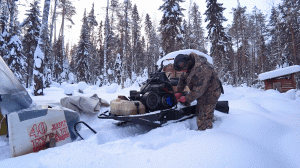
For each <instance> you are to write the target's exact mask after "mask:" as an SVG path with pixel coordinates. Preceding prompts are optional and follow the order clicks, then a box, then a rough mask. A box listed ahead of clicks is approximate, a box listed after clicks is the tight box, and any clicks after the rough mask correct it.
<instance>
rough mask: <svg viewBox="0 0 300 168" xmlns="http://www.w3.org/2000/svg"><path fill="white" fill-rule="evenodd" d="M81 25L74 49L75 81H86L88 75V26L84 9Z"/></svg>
mask: <svg viewBox="0 0 300 168" xmlns="http://www.w3.org/2000/svg"><path fill="white" fill-rule="evenodd" d="M82 22H83V23H82V27H81V32H80V39H79V42H78V45H77V46H78V47H77V51H76V63H75V64H76V65H75V69H76V75H77V82H80V81H84V82H86V83H88V82H89V81H88V79H89V77H90V73H89V72H90V68H92V67H90V63H89V60H90V59H89V56H90V37H89V26H88V22H87V17H86V11H84V15H83V19H82Z"/></svg>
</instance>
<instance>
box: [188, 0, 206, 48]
mask: <svg viewBox="0 0 300 168" xmlns="http://www.w3.org/2000/svg"><path fill="white" fill-rule="evenodd" d="M190 17H191V18H190V36H191V37H190V48H192V49H196V50H199V51H201V52H204V53H207V51H206V49H205V43H206V41H205V37H204V30H203V28H202V17H201V13H200V11H199V6H198V5H197V4H196V3H194V4H193V6H192V10H191V16H190Z"/></svg>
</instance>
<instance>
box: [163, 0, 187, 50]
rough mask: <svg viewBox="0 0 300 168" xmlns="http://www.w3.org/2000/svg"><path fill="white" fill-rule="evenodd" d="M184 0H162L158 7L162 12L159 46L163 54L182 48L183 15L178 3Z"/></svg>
mask: <svg viewBox="0 0 300 168" xmlns="http://www.w3.org/2000/svg"><path fill="white" fill-rule="evenodd" d="M181 2H184V0H164V4H163V5H162V6H160V7H159V10H161V11H162V12H163V16H162V19H161V21H160V33H161V46H162V48H163V51H164V53H165V54H168V53H170V52H173V51H176V50H180V49H182V48H183V38H182V33H181V32H182V30H181V24H182V17H183V16H184V15H183V13H182V11H183V10H184V9H183V8H182V7H180V3H181Z"/></svg>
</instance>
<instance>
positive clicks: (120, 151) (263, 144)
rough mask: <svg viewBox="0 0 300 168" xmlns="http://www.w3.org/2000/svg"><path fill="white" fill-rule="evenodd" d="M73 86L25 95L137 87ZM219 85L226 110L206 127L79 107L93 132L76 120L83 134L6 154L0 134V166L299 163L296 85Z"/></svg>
mask: <svg viewBox="0 0 300 168" xmlns="http://www.w3.org/2000/svg"><path fill="white" fill-rule="evenodd" d="M70 88H75V89H73V90H70ZM76 88H77V86H76V85H74V86H70V85H62V86H59V85H52V87H50V88H47V89H46V90H45V91H44V92H45V96H39V97H34V96H32V99H33V100H34V101H35V102H36V103H38V104H45V103H58V102H59V100H60V99H61V98H63V97H66V95H65V94H64V93H65V92H68V93H69V92H73V95H82V96H88V97H90V96H92V95H93V94H95V93H96V94H98V96H99V97H100V98H103V99H105V100H107V101H108V102H110V101H111V100H113V99H115V98H117V96H118V95H125V96H128V95H129V91H130V90H138V89H139V88H138V86H136V85H135V86H132V87H130V88H126V89H121V88H120V87H119V86H117V85H113V86H111V87H101V88H99V87H97V86H86V87H84V88H83V94H81V93H79V92H77V90H76ZM224 89H225V94H224V95H222V96H221V98H220V99H219V100H228V101H229V106H230V111H229V114H224V113H220V112H218V111H215V118H216V119H217V120H216V121H215V123H214V128H213V129H211V130H206V131H203V132H201V131H195V130H196V119H195V118H193V119H189V120H186V121H183V122H180V123H174V124H170V125H167V126H165V127H161V128H156V129H151V128H148V127H146V126H140V125H126V126H122V127H118V126H116V125H115V124H114V123H115V122H116V121H113V120H104V119H98V118H97V115H91V114H81V120H83V121H85V122H86V123H88V124H89V125H90V126H91V127H92V128H94V129H95V130H96V131H97V134H93V133H92V132H91V131H90V130H88V129H87V128H86V127H83V128H82V130H81V131H80V133H81V135H82V136H83V137H84V138H85V140H79V139H78V140H77V141H75V142H72V143H68V144H65V145H63V146H59V147H55V148H50V149H47V150H43V151H40V152H37V153H31V154H27V155H24V156H19V157H16V158H10V153H9V142H8V139H7V138H6V137H5V136H0V167H1V168H6V167H7V168H20V167H22V168H25V167H28V168H34V167H43V168H45V167H49V168H54V167H58V168H62V167H72V168H75V167H78V168H83V167H87V168H90V167H105V168H108V167H130V168H134V167H137V168H140V167H143V168H147V167H149V168H153V167H156V168H158V167H163V168H166V167H172V168H173V167H178V168H183V167H189V168H192V167H195V168H198V167H218V168H219V167H270V168H273V167H280V168H281V167H289V168H291V167H295V168H298V167H300V152H299V151H300V91H298V92H296V91H295V90H293V91H289V92H288V93H279V92H277V91H275V90H268V91H264V90H259V89H254V88H249V87H238V88H234V87H232V86H224ZM28 91H29V92H32V91H31V90H28ZM107 109H109V108H107V107H102V108H101V111H102V112H103V111H106V110H107Z"/></svg>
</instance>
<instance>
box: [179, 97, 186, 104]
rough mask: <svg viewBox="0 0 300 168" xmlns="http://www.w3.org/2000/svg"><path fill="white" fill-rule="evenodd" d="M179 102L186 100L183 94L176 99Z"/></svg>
mask: <svg viewBox="0 0 300 168" xmlns="http://www.w3.org/2000/svg"><path fill="white" fill-rule="evenodd" d="M177 100H178V101H179V102H181V103H184V102H186V98H185V96H181V97H180V98H179V99H177Z"/></svg>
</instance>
